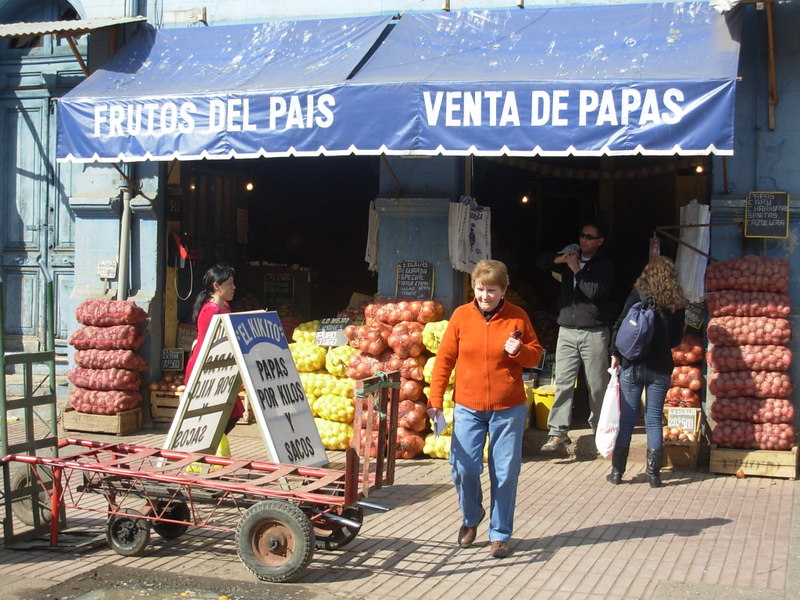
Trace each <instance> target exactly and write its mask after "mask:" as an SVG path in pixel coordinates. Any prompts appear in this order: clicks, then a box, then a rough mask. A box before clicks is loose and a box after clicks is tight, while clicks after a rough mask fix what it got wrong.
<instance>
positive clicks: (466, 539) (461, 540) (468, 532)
mask: <svg viewBox="0 0 800 600" xmlns="http://www.w3.org/2000/svg"><path fill="white" fill-rule="evenodd" d="M485 516H486V511H483V514H482V515H481V518H480V519H479V520H478V522H477V523H476V524H475V525H473V526H472V527H467V526H466V525H462V526H461V527H460V528H459V530H458V545H459V546H461V547H462V548H466V547H467V546H470V545H472V542H474V541H475V536H476V535H478V525H480V523H481V521H483V518H484V517H485Z"/></svg>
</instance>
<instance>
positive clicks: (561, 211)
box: [179, 157, 707, 320]
mask: <svg viewBox="0 0 800 600" xmlns="http://www.w3.org/2000/svg"><path fill="white" fill-rule="evenodd" d="M379 160H380V159H379V158H377V157H323V158H270V159H262V160H246V161H245V160H239V161H228V162H226V163H222V164H221V163H214V164H213V165H209V164H208V163H189V168H188V169H185V171H184V176H182V178H181V179H182V185H183V186H188V185H190V183H189V182H190V181H194V179H192V177H193V176H192V175H186V173H192V172H195V173H201V172H202V173H203V176H202V177H206V176H207V173H208V172H209V167H211V168H212V169H213V170H215V171H220V172H223V173H226V175H225V177H226V178H227V179H228V180H229V181H230V186H231V188H230V189H229V190H228V192H227V193H228V194H229V195H231V196H232V200H231V202H233V203H238V206H239V207H245V206H246V208H247V213H248V214H247V221H248V230H249V232H248V243H247V245H246V255H243V256H242V255H239V256H237V255H235V251H234V250H233V248H235V247H237V246H235V245H225V244H222V243H220V242H221V240H220V239H219V235H217V239H216V243H213V242H214V239H213V238H214V236H215V233H214V232H213V230H214V228H215V226H219V225H220V223H219V222H216V221H215V219H214V216H212V215H214V213H213V212H212V207H206V208H205V209H201V207H200V205H201V204H203V201H198V203H197V209H198V210H197V211H196V212H198V213H202V214H198V215H196V222H197V220H199V219H203V220H208V219H211V221H213V222H214V223H212V225H211V226H210V227H208V228H207V230H206V231H205V236H204V235H203V234H202V233H203V232H202V228H201V227H200V226H199V225H198V226H196V227H192V224H191V223H188V224H187V223H186V212H187V210H186V209H187V208H189V206H185V207H184V218H183V221H184V225H183V226H184V227H187V225H188V228H189V230H192V229H195V230H198V229H200V231H199V232H196V233H195V235H196V236H197V237H198V240H197V244H198V245H199V246H200V247H201V248H203V249H204V251H203V252H201V253H200V254H201V257H200V258H199V260H198V264H197V273H195V278H197V277H198V276H200V275H201V273H202V271H203V270H204V269H205V267H206V266H208V264H210V263H212V262H215V261H217V260H226V261H228V262H231V263H232V264H237V263H238V264H242V265H243V264H248V263H252V262H253V261H256V262H262V263H266V262H268V263H274V264H285V265H299V266H300V267H302V268H307V269H308V270H309V272H310V274H311V286H310V295H311V299H310V305H309V313H310V314H306V315H299V316H300V317H301V318H304V319H313V318H321V317H326V316H335V315H336V313H337V312H339V311H340V310H342V309H343V308H344V307H345V306H346V305H347V303H348V301H349V299H350V296H351V294H352V293H353V292H358V293H363V294H373V293H375V290H376V288H377V281H376V277H377V276H376V275H374V274H372V273H370V272H369V271H368V269H367V264H366V262H365V261H364V253H365V247H366V237H367V226H368V208H369V203H370V201H371V200H373V199H374V198H375V197H376V195H377V193H378V172H379ZM696 164H705V163H704V161H703V160H702V159H701V158H696V159H694V161H692V162H690V161H687V160H686V159H678V158H670V157H617V158H609V157H603V158H558V159H552V158H551V159H547V158H536V159H506V158H475V159H474V163H473V165H474V166H473V195H474V196H475V198H476V199H477V201H478V203H479V204H481V205H483V206H488V207H490V208H491V209H492V245H493V256H494V258H497V259H499V260H502V261H504V262H506V263H507V264H508V266H509V271H510V275H511V281H512V289H513V291H514V292H515V298H516V299H518V300H522V301H524V303H525V304H526V305H527V308H528V309H529V311H531V312H534V311H546V312H552V311H554V308H555V297H556V294H557V283H556V281H555V280H554V279H553V278H552V277H551V276H550V274H549V273H545V272H540V271H537V270H536V268H535V266H534V261H535V258H536V256H537V255H538V254H539V253H540V252H543V251H548V250H557V249H559V248H562V247H563V246H564V245H566V244H567V243H570V242H573V241H577V233H578V231H579V228H580V226H581V225H582V223H584V222H587V221H593V220H600V221H601V222H604V223H605V224H606V226H607V229H608V238H607V240H606V243H605V245H606V249H607V251H608V252H610V253H611V255H612V257H613V258H614V260H615V264H616V265H617V280H616V284H615V289H614V293H613V295H614V301H615V302H616V303H619V304H620V305H621V303H622V302H623V301H624V298H625V296H626V295H627V292H628V291H629V290H630V287H631V284H632V283H633V280H634V279H635V277H636V276H637V274H638V273H639V271H640V270H641V268H642V266H643V265H644V264H645V262H646V261H647V257H648V251H649V242H650V237H651V236H652V235H653V233H654V232H655V230H656V227H664V226H667V227H674V226H675V225H676V223H677V222H678V218H679V209H680V206H682V205H684V204H686V203H687V202H688V201H689V200H691V199H692V198H698V199H699V200H700V201H701V202H702V201H704V200H705V194H706V179H707V177H706V175H707V174H706V173H703V174H698V173H697V172H696V171H695V165H696ZM193 169H194V171H193ZM195 177H196V176H195ZM248 183H250V184H252V189H249V190H247V189H245V186H246V185H247V184H248ZM218 187H219V186H218ZM240 187H241V188H242V190H239V188H240ZM185 194H187V195H190V194H191V192H190V191H188V190H187V191H186V192H185ZM222 195H223V196H224V195H225V194H222ZM219 196H220V192H219V191H217V192H216V193H215V194H211V195H210V196H209V200H208V202H211V203H212V204H213V202H214V201H216V202H217V203H218V202H219ZM523 197H526V198H527V201H526V202H525V201H523ZM187 200H189V199H188V198H187ZM223 201H224V200H223ZM189 202H190V200H189ZM185 204H186V202H185ZM223 212H224V211H223ZM219 214H220V213H219V210H218V211H217V215H219ZM219 218H220V219H222V220H223V221H224V220H225V218H224V217H219ZM230 221H231V222H228V221H225V223H224V225H225V226H226V227H228V228H229V229H231V230H232V229H233V228H234V224H233V223H232V219H231V220H230ZM673 234H674V235H677V234H678V231H677V230H676V231H673ZM204 238H207V239H205V241H204ZM238 247H240V248H241V246H238ZM676 248H677V246H676V244H675V243H674V242H673V241H671V240H670V239H668V238H667V237H664V236H661V252H662V254H665V255H667V256H672V257H674V256H675V253H676ZM204 258H205V260H203V259H204ZM201 263H204V264H201ZM181 277H182V278H184V279H185V277H186V275H185V274H183V273H181ZM184 283H185V282H184ZM244 283H245V282H237V285H239V287H240V288H242V289H246V285H244ZM184 287H185V286H184ZM183 304H184V305H186V304H187V303H186V302H185V303H183ZM180 312H181V314H180V315H179V317H181V320H183V317H185V312H186V306H184V308H183V310H181V311H180Z"/></svg>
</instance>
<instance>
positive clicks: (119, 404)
mask: <svg viewBox="0 0 800 600" xmlns="http://www.w3.org/2000/svg"><path fill="white" fill-rule="evenodd" d="M141 403H142V397H141V396H140V395H139V394H138V393H137V392H127V391H121V390H107V391H103V390H85V389H83V388H72V389H71V390H70V392H69V404H70V406H72V408H74V409H75V410H77V411H78V412H82V413H91V414H95V415H115V414H117V413H118V412H122V411H123V410H130V409H132V408H136V407H137V406H139V405H140V404H141Z"/></svg>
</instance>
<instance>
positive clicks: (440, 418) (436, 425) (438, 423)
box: [433, 411, 447, 437]
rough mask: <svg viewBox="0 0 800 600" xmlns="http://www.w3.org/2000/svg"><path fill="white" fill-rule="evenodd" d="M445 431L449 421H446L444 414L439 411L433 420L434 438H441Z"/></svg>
mask: <svg viewBox="0 0 800 600" xmlns="http://www.w3.org/2000/svg"><path fill="white" fill-rule="evenodd" d="M445 429H447V421H445V420H444V413H443V412H442V411H438V412H437V413H436V415H435V416H434V418H433V436H434V437H439V435H441V433H442V432H443V431H444V430H445Z"/></svg>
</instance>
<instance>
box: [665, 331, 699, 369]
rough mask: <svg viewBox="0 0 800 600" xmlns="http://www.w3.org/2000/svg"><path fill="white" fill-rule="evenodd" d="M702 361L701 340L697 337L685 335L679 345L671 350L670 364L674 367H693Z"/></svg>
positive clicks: (691, 334)
mask: <svg viewBox="0 0 800 600" xmlns="http://www.w3.org/2000/svg"><path fill="white" fill-rule="evenodd" d="M701 360H703V339H702V338H701V337H700V336H699V335H695V334H693V333H686V334H684V335H683V337H682V338H681V343H680V344H678V345H677V346H675V347H674V348H673V349H672V362H674V363H675V364H676V365H693V364H695V363H699V362H700V361H701Z"/></svg>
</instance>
